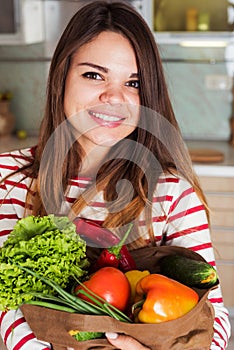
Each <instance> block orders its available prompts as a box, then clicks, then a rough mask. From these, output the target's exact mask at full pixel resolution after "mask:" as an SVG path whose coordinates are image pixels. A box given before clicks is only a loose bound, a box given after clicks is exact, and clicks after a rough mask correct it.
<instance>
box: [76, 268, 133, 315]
mask: <svg viewBox="0 0 234 350" xmlns="http://www.w3.org/2000/svg"><path fill="white" fill-rule="evenodd" d="M83 284H84V285H85V286H86V287H87V288H89V289H90V290H91V291H92V292H94V293H95V294H97V295H99V296H100V297H102V298H103V299H105V300H106V301H107V302H108V303H110V304H111V305H113V306H115V307H116V308H117V309H119V310H121V311H123V310H125V309H126V307H127V305H128V302H129V298H130V284H129V282H128V279H127V277H126V276H125V274H124V273H123V272H122V271H120V270H118V269H117V268H115V267H103V268H101V269H100V270H98V271H97V272H95V273H94V274H93V275H92V276H91V277H90V279H89V280H88V281H85V282H84V283H83ZM79 289H82V286H80V285H78V286H76V287H75V290H74V292H75V294H77V292H78V290H79ZM79 298H82V299H85V300H88V301H90V302H91V300H90V299H88V298H87V297H86V296H85V295H83V294H79Z"/></svg>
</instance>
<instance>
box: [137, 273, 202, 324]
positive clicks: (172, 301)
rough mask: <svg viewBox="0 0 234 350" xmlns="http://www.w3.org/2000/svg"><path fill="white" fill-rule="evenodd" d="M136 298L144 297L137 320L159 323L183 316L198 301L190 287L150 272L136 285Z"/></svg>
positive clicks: (196, 295)
mask: <svg viewBox="0 0 234 350" xmlns="http://www.w3.org/2000/svg"><path fill="white" fill-rule="evenodd" d="M136 294H137V298H138V300H139V298H141V299H143V298H146V299H145V300H144V302H143V305H142V308H141V310H140V311H139V313H138V315H137V317H138V320H139V322H143V323H160V322H164V321H170V320H174V319H176V318H178V317H181V316H183V315H184V314H186V313H187V312H189V311H190V310H191V309H193V308H194V307H195V305H196V304H197V303H198V300H199V296H198V294H197V293H196V292H195V291H194V290H193V289H192V288H190V287H187V286H185V285H184V284H182V283H180V282H177V281H175V280H173V279H171V278H168V277H166V276H163V275H160V274H150V275H148V276H146V277H144V278H142V279H141V280H140V281H139V282H138V283H137V285H136Z"/></svg>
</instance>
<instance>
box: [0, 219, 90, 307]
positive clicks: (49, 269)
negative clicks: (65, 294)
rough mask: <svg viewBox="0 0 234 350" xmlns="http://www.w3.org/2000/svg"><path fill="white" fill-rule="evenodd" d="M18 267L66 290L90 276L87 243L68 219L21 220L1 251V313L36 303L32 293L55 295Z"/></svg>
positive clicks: (52, 290)
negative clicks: (32, 302) (29, 270)
mask: <svg viewBox="0 0 234 350" xmlns="http://www.w3.org/2000/svg"><path fill="white" fill-rule="evenodd" d="M19 265H20V266H24V267H27V268H28V269H31V270H33V271H35V272H37V273H38V274H40V275H43V276H45V277H47V278H49V279H51V280H53V281H55V282H56V283H58V285H59V286H61V287H62V288H66V287H68V286H69V285H70V284H71V283H73V282H74V279H75V278H76V279H79V278H80V277H82V276H84V275H86V274H87V269H88V266H89V262H88V260H87V258H86V243H85V241H84V240H82V239H81V238H80V236H79V235H78V234H77V233H76V227H75V225H74V224H73V223H72V222H71V221H70V220H69V219H68V218H67V217H56V216H54V215H48V216H44V217H39V216H38V217H37V216H28V217H26V218H23V219H21V220H19V221H18V222H17V223H16V225H15V227H14V229H13V231H12V232H11V233H10V234H9V236H8V238H7V240H6V241H5V242H4V244H3V247H2V248H1V249H0V310H9V309H16V308H17V307H18V306H20V305H21V304H22V303H24V302H27V301H29V300H32V299H35V297H34V294H33V293H38V292H39V293H44V294H55V291H54V289H52V288H51V287H50V286H48V285H47V284H45V283H43V282H42V281H41V280H39V279H38V278H36V277H34V276H32V275H30V274H28V273H27V272H25V271H23V270H22V269H20V267H19Z"/></svg>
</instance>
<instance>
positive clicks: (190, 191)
mask: <svg viewBox="0 0 234 350" xmlns="http://www.w3.org/2000/svg"><path fill="white" fill-rule="evenodd" d="M193 192H194V190H193V188H192V187H190V188H188V189H187V190H185V191H184V192H182V193H181V195H180V196H179V197H178V198H177V199H176V201H175V202H174V203H173V204H172V206H171V208H170V210H169V213H168V214H170V213H171V212H172V211H173V210H174V209H175V207H176V206H177V204H178V203H179V202H180V201H181V199H182V198H184V197H186V196H188V195H189V194H191V193H193Z"/></svg>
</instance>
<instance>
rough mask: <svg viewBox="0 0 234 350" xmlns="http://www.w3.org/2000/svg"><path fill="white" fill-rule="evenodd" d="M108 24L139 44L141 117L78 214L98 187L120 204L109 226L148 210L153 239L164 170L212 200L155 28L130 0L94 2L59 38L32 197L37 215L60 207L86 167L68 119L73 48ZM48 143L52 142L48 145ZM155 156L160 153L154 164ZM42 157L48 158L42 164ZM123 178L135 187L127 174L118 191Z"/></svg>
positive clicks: (32, 170)
mask: <svg viewBox="0 0 234 350" xmlns="http://www.w3.org/2000/svg"><path fill="white" fill-rule="evenodd" d="M103 31H114V32H117V33H120V34H122V35H123V36H124V37H126V38H127V39H128V40H129V42H130V43H131V45H132V47H133V49H134V51H135V55H136V61H137V65H138V73H139V80H140V92H139V93H140V104H141V115H140V124H139V126H138V127H137V128H136V130H134V132H133V133H132V134H131V135H129V136H128V138H127V139H124V140H122V141H120V142H118V144H116V145H115V146H114V147H113V148H112V149H111V151H110V156H109V157H108V159H109V160H108V161H106V163H105V164H103V166H102V167H101V168H100V169H99V172H98V174H97V176H96V182H95V184H93V185H91V186H90V187H89V188H87V190H86V192H85V199H84V196H81V197H79V198H77V200H76V201H75V203H74V204H73V207H72V214H71V217H72V216H73V215H79V213H80V211H81V210H82V209H83V208H84V207H85V206H86V205H87V201H89V200H92V198H93V196H94V194H95V190H96V188H97V189H98V191H103V194H104V199H105V200H106V202H107V206H108V205H109V206H110V209H111V205H112V204H113V203H115V206H117V205H119V208H120V210H110V213H109V215H108V216H107V218H106V220H105V222H104V226H106V227H118V226H121V225H123V224H126V223H128V222H129V221H132V220H134V219H137V217H138V215H139V213H140V212H141V211H142V210H143V209H144V210H145V216H146V222H147V225H148V231H149V232H150V234H151V239H152V241H153V240H154V238H153V234H152V230H151V225H150V222H151V209H152V205H151V203H152V194H153V191H154V190H155V188H156V185H157V181H158V177H159V176H160V174H161V172H162V171H164V172H172V173H174V174H180V175H182V176H183V177H184V178H185V179H187V180H188V181H189V182H190V183H191V184H192V186H193V187H194V189H195V191H196V192H197V193H198V195H199V197H200V198H201V199H202V201H203V203H204V204H205V206H206V202H205V198H204V196H203V193H202V191H201V189H200V186H199V184H198V181H197V178H196V176H195V175H194V173H193V171H192V166H191V162H190V158H189V155H188V152H187V150H186V148H185V146H184V143H183V140H182V137H181V134H180V131H179V128H178V125H177V121H176V119H175V116H174V112H173V109H172V106H171V102H170V99H169V96H168V90H167V85H166V82H165V78H164V73H163V67H162V63H161V59H160V55H159V51H158V48H157V45H156V43H155V39H154V37H153V34H152V33H151V31H150V29H149V27H148V25H147V24H146V22H145V21H144V20H143V19H142V17H141V16H140V15H139V14H138V12H137V11H135V9H134V8H133V7H131V6H130V5H128V4H126V3H125V2H108V1H93V2H91V3H89V4H88V5H85V6H84V7H82V8H81V9H80V10H79V11H78V12H77V13H76V14H75V15H74V16H73V18H72V19H71V20H70V22H69V23H68V25H67V27H66V29H65V31H64V33H63V34H62V36H61V38H60V40H59V42H58V45H57V48H56V50H55V52H54V55H53V58H52V62H51V66H50V72H49V78H48V85H47V101H46V107H45V114H44V118H43V120H42V123H41V129H40V134H39V141H38V146H37V149H36V152H35V158H34V160H33V162H31V164H30V165H29V166H28V167H27V175H29V176H31V177H32V178H34V179H37V181H36V187H35V188H34V189H35V192H36V195H35V196H34V197H33V198H30V199H29V198H28V201H29V200H30V201H32V202H33V208H34V209H33V213H34V214H37V215H38V214H40V215H45V214H46V213H47V212H48V211H53V212H54V213H55V214H56V213H59V210H60V207H61V201H62V200H63V194H64V192H65V191H66V189H67V188H68V186H69V179H71V178H72V177H74V176H77V174H78V173H79V169H80V167H81V162H82V157H83V151H82V149H81V146H80V145H79V142H78V141H76V140H75V139H74V138H73V132H72V129H71V126H70V125H69V124H68V123H66V117H65V114H64V108H63V100H64V89H65V81H66V76H67V72H68V70H69V64H70V60H71V57H72V55H73V54H74V53H75V52H76V51H77V50H78V49H79V48H80V47H81V46H82V45H84V44H86V43H88V42H90V41H91V40H93V39H94V38H95V37H96V36H97V35H98V34H100V33H101V32H103ZM61 125H63V127H61ZM151 131H152V132H151ZM48 143H49V148H48V147H46V146H47V145H48ZM45 149H47V151H46V152H45ZM126 154H127V155H128V156H127V157H126ZM130 155H131V157H130ZM152 155H153V158H155V159H157V162H153V163H154V164H152ZM61 159H64V162H63V167H62V171H60V174H59V172H58V168H57V164H58V163H59V160H61ZM42 160H46V161H43V167H42V166H41V164H42ZM123 179H125V180H128V181H130V182H131V184H132V187H131V189H130V186H129V185H128V184H127V182H126V181H122V183H123V185H122V187H121V189H120V192H119V193H120V194H122V196H118V194H117V191H116V186H117V185H118V184H119V183H120V180H123ZM61 184H62V193H61ZM132 188H133V189H134V190H133V194H131V200H130V201H129V198H130V191H131V190H132ZM120 197H121V198H122V200H121V201H120V203H119V200H118V199H119V198H120ZM108 203H110V204H108ZM121 203H122V204H121ZM123 203H124V204H123Z"/></svg>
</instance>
